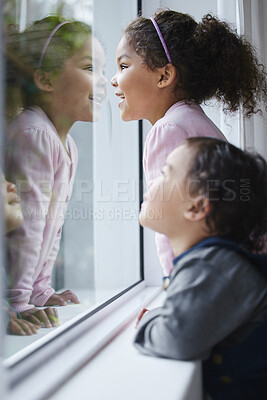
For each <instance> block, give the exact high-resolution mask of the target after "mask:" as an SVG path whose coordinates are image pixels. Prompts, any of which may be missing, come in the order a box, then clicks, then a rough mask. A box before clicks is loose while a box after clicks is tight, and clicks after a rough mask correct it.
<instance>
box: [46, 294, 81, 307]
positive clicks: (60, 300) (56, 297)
mask: <svg viewBox="0 0 267 400" xmlns="http://www.w3.org/2000/svg"><path fill="white" fill-rule="evenodd" d="M68 301H72V302H73V303H75V304H80V301H79V299H78V297H77V296H76V295H75V294H74V293H73V292H72V291H71V290H65V292H62V293H59V294H57V293H54V294H52V296H51V297H49V299H48V300H47V302H46V303H45V306H66V305H67V302H68Z"/></svg>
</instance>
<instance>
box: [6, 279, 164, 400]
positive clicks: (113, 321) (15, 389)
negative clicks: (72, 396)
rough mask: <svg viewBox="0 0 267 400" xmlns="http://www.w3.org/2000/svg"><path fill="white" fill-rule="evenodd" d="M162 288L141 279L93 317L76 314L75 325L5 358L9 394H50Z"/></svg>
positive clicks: (13, 398)
mask: <svg viewBox="0 0 267 400" xmlns="http://www.w3.org/2000/svg"><path fill="white" fill-rule="evenodd" d="M159 292H160V288H159V287H146V286H145V283H144V282H141V283H140V284H138V285H137V286H135V287H134V288H132V289H131V290H130V291H129V292H127V293H125V294H124V295H123V296H121V297H119V298H118V299H116V300H115V301H113V302H112V303H110V304H108V305H107V306H106V307H105V308H103V309H102V310H101V311H99V312H97V313H95V314H93V315H92V316H91V317H90V318H84V320H82V321H80V322H78V317H77V325H76V326H75V327H72V328H71V329H67V328H68V327H67V326H66V325H67V324H68V323H66V324H64V325H63V326H62V327H59V328H57V329H58V330H59V331H60V330H62V334H57V335H56V336H55V337H53V332H51V333H49V334H47V335H45V336H44V337H43V338H41V339H40V340H39V341H38V346H37V342H36V343H33V344H32V345H31V346H32V347H31V352H30V349H28V351H26V353H25V355H24V358H21V359H20V358H18V360H17V362H16V363H13V364H12V363H11V364H10V365H8V362H7V361H6V362H4V365H5V367H6V368H8V374H6V376H7V377H8V382H7V386H8V388H7V395H6V398H7V399H8V400H17V399H18V398H25V399H26V398H27V400H38V399H45V398H50V395H51V394H52V393H53V392H54V391H55V390H56V389H57V388H58V387H59V386H60V385H63V384H64V383H65V382H67V381H68V380H69V379H70V378H71V377H72V376H74V375H75V374H76V373H77V371H79V370H80V369H81V368H83V367H84V366H85V365H87V364H88V363H89V361H91V360H93V359H94V358H95V356H96V355H97V354H99V353H100V352H101V350H103V349H104V348H105V347H106V346H107V344H109V343H110V342H111V341H113V339H114V338H115V337H116V336H118V335H119V333H121V332H122V331H123V330H124V329H125V327H127V326H128V325H129V324H130V323H132V321H133V320H134V319H135V317H136V315H137V314H138V313H139V311H140V309H141V308H142V307H143V306H144V305H145V304H148V303H149V302H150V301H151V300H152V299H153V298H155V296H156V295H157V294H158V293H159ZM66 307H71V305H70V306H66ZM79 317H80V316H79ZM49 336H50V338H49ZM49 339H50V341H49ZM51 339H52V340H51ZM51 371H52V372H51ZM100 376H101V374H100ZM33 382H35V383H34V384H33Z"/></svg>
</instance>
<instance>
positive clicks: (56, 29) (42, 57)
mask: <svg viewBox="0 0 267 400" xmlns="http://www.w3.org/2000/svg"><path fill="white" fill-rule="evenodd" d="M69 23H70V21H63V22H60V24H58V25H57V26H56V27H55V28H54V29H53V30H52V32H51V33H50V35H49V36H48V38H47V39H46V42H45V44H44V47H43V50H42V53H41V57H40V60H39V63H38V68H41V66H42V63H43V59H44V56H45V52H46V49H47V47H48V46H49V43H50V42H51V39H52V37H53V36H54V34H55V33H56V31H58V30H59V28H60V27H61V26H62V25H65V24H69Z"/></svg>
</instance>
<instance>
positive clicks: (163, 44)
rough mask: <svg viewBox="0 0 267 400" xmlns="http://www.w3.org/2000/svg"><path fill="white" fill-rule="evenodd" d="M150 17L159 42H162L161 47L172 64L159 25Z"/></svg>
mask: <svg viewBox="0 0 267 400" xmlns="http://www.w3.org/2000/svg"><path fill="white" fill-rule="evenodd" d="M150 19H151V21H152V23H153V25H154V27H155V29H156V31H157V34H158V37H159V39H160V41H161V44H162V46H163V49H164V51H165V54H166V57H167V58H168V61H169V63H170V64H172V59H171V56H170V53H169V52H168V49H167V46H166V43H165V40H164V39H163V36H162V33H161V32H160V29H159V26H158V24H157V23H156V21H155V19H154V18H150Z"/></svg>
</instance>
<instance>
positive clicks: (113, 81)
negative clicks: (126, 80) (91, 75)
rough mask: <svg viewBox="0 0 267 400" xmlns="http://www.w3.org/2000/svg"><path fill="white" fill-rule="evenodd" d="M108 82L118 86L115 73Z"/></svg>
mask: <svg viewBox="0 0 267 400" xmlns="http://www.w3.org/2000/svg"><path fill="white" fill-rule="evenodd" d="M110 83H111V85H112V86H114V87H116V86H118V83H117V78H116V75H114V76H113V78H111V81H110Z"/></svg>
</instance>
